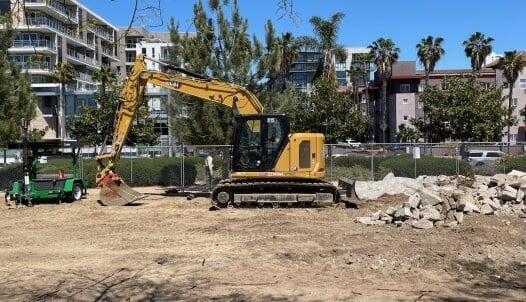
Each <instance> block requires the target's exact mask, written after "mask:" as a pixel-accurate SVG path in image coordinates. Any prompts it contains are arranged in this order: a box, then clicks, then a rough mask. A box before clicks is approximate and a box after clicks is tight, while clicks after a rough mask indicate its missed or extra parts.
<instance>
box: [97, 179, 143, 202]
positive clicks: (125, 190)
mask: <svg viewBox="0 0 526 302" xmlns="http://www.w3.org/2000/svg"><path fill="white" fill-rule="evenodd" d="M145 197H146V195H144V194H141V193H139V192H137V191H135V190H134V189H132V188H131V187H130V186H128V185H127V184H126V183H125V182H124V181H122V180H120V179H119V180H113V179H112V180H109V181H108V182H107V183H106V184H105V185H103V186H102V187H101V190H100V193H99V201H100V203H102V204H103V205H105V206H124V205H127V204H130V203H132V202H134V201H136V200H139V199H142V198H145Z"/></svg>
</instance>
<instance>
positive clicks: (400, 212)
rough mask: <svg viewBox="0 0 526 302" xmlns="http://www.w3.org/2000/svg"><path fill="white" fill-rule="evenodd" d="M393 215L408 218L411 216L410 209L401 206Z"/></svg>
mask: <svg viewBox="0 0 526 302" xmlns="http://www.w3.org/2000/svg"><path fill="white" fill-rule="evenodd" d="M393 216H394V218H398V219H408V218H410V217H412V213H411V209H409V208H406V207H402V208H400V209H398V211H396V212H395V213H394V215H393Z"/></svg>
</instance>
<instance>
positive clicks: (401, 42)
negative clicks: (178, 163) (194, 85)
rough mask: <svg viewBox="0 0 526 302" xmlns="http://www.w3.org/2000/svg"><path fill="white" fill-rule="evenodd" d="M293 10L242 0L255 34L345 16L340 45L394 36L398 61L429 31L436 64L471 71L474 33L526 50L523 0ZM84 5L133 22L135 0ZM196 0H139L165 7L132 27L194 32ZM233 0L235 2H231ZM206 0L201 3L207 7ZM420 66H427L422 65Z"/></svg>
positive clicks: (297, 6)
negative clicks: (437, 51)
mask: <svg viewBox="0 0 526 302" xmlns="http://www.w3.org/2000/svg"><path fill="white" fill-rule="evenodd" d="M289 1H292V3H293V6H292V15H290V14H286V13H285V12H284V11H283V10H280V9H279V4H280V3H281V0H239V8H240V12H241V15H242V16H243V17H245V18H247V19H248V23H249V30H248V33H249V34H250V35H252V34H254V35H256V36H257V37H258V38H259V39H260V40H263V38H264V32H265V30H264V28H265V24H266V22H267V20H269V19H270V20H271V21H272V23H273V24H274V27H275V29H276V34H277V35H280V34H281V33H285V32H291V33H292V34H293V35H294V36H302V35H310V36H313V35H314V31H313V27H312V25H311V24H310V22H309V19H310V18H311V17H313V16H318V17H320V18H322V19H324V20H329V19H330V17H331V16H332V15H333V14H335V13H337V12H340V13H343V14H345V17H344V18H343V20H342V21H341V23H340V31H339V33H338V40H337V43H338V44H340V45H342V46H346V47H360V46H363V47H367V46H369V45H370V44H371V43H372V42H373V41H375V40H377V39H378V38H390V39H392V40H393V42H394V43H395V44H396V46H397V47H398V48H400V54H399V61H417V60H418V58H417V56H416V45H417V44H418V43H420V41H421V39H423V38H425V37H427V36H428V35H431V36H433V37H442V38H443V39H444V42H442V46H443V48H444V49H445V51H446V53H445V55H444V56H443V57H442V58H441V59H440V61H439V62H438V63H437V65H436V68H435V69H453V68H467V69H470V68H471V66H470V60H469V58H467V57H466V56H465V53H464V47H463V45H462V43H463V41H465V40H467V39H469V37H470V36H471V35H472V34H473V33H475V32H477V31H478V32H481V33H483V34H484V35H485V36H486V37H492V38H493V39H494V41H493V43H492V45H493V51H494V52H495V53H497V54H503V53H504V52H505V51H511V50H526V1H525V0H498V1H497V0H441V1H432V0H375V1H368V0H289ZM80 2H81V3H82V4H83V5H84V6H86V7H87V8H88V9H90V10H91V11H92V12H94V13H95V14H97V15H98V16H100V17H102V18H104V19H105V20H106V21H108V22H110V23H111V24H113V25H115V26H117V27H124V26H128V25H129V24H130V20H132V15H133V11H134V5H135V0H81V1H80ZM195 2H197V1H194V0H138V3H139V7H140V8H144V7H145V4H150V5H152V4H154V5H156V4H158V3H160V7H161V11H160V12H155V13H154V11H153V10H148V9H146V10H142V11H139V12H138V16H140V18H136V19H137V21H136V22H135V23H134V24H133V25H134V26H139V25H142V26H145V27H146V28H147V29H148V30H149V31H151V32H158V31H167V30H168V24H169V20H170V19H171V18H174V20H175V21H176V22H179V29H180V30H181V31H195V27H193V25H192V17H193V9H192V7H193V4H194V3H195ZM232 2H233V0H231V1H230V3H232ZM207 3H208V1H207V0H203V4H204V6H205V7H207ZM417 69H423V67H422V66H421V65H420V64H417Z"/></svg>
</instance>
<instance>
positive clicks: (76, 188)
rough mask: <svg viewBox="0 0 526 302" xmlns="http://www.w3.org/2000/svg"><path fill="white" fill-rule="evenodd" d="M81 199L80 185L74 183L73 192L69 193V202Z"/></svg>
mask: <svg viewBox="0 0 526 302" xmlns="http://www.w3.org/2000/svg"><path fill="white" fill-rule="evenodd" d="M81 199H82V185H81V184H79V183H75V184H74V185H73V190H72V191H71V201H77V200H81Z"/></svg>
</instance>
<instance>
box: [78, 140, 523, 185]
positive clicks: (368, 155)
mask: <svg viewBox="0 0 526 302" xmlns="http://www.w3.org/2000/svg"><path fill="white" fill-rule="evenodd" d="M231 151H232V146H229V145H176V146H173V147H171V148H170V147H167V146H163V147H158V146H155V147H152V146H137V147H133V148H131V147H128V148H125V149H124V150H123V155H122V159H121V160H130V161H133V159H135V158H153V157H165V156H166V157H167V156H169V155H170V154H171V156H172V157H175V158H177V159H179V160H180V161H181V163H182V165H184V161H185V158H188V157H200V158H202V165H201V164H199V166H198V167H197V168H198V171H197V180H196V181H197V182H199V183H206V181H207V179H206V174H205V168H204V165H205V158H206V156H208V155H209V154H210V155H212V156H213V158H214V178H215V180H216V181H218V180H220V179H225V178H228V177H229V176H230V166H231V165H230V163H231V162H230V161H231V156H232V155H231ZM475 151H495V153H498V155H499V156H505V155H507V154H508V155H511V156H520V155H524V153H525V152H526V145H525V143H511V144H507V143H501V142H481V143H475V142H451V143H438V144H435V143H404V144H402V143H395V144H377V143H375V144H363V143H362V144H359V145H356V144H352V145H348V144H345V143H339V144H327V145H325V149H324V156H325V166H326V171H327V172H326V180H328V181H336V180H337V179H338V177H339V176H342V174H345V173H346V171H345V170H346V169H349V167H341V166H339V165H338V164H337V162H338V159H337V158H339V157H348V158H349V161H351V162H352V160H353V159H355V160H360V162H361V163H362V166H363V162H364V161H367V166H368V170H367V171H363V172H362V173H360V174H359V175H354V176H353V177H354V178H355V179H356V178H359V179H362V180H375V178H378V174H375V171H377V169H378V167H377V165H378V162H379V161H380V160H381V159H383V158H385V157H393V156H394V157H396V156H411V157H412V158H413V160H412V161H411V165H412V167H411V168H412V169H413V170H414V175H413V176H414V177H415V178H416V177H418V176H420V175H421V171H420V169H419V161H420V160H421V159H422V158H424V157H436V158H439V157H440V158H450V159H454V160H453V161H450V162H451V165H452V167H450V168H451V169H449V170H452V171H456V173H457V174H459V172H460V171H459V167H460V163H461V162H462V161H464V162H467V163H469V164H470V165H471V166H472V167H473V169H474V171H475V173H476V174H477V172H480V173H481V174H490V173H507V172H509V171H507V170H506V166H505V165H499V166H498V168H494V166H495V165H493V164H492V163H493V161H494V160H495V159H496V158H489V159H488V160H487V161H485V162H484V163H483V164H480V163H479V162H475V161H470V158H469V157H468V155H469V154H470V152H471V154H473V152H475ZM87 155H88V154H84V156H85V157H86V156H87ZM130 169H133V165H132V164H131V165H130ZM495 169H499V170H496V171H495ZM500 169H502V170H500ZM119 172H120V173H121V174H123V173H124V174H126V173H128V172H129V173H130V174H129V175H130V178H132V179H133V177H138V176H134V173H133V170H131V171H119ZM183 177H184V176H183Z"/></svg>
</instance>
